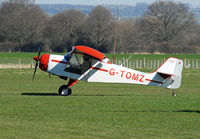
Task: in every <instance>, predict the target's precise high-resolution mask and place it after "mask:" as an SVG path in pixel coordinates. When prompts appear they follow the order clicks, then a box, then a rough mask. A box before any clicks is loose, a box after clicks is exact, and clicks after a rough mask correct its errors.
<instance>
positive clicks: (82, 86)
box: [0, 69, 200, 139]
mask: <svg viewBox="0 0 200 139" xmlns="http://www.w3.org/2000/svg"><path fill="white" fill-rule="evenodd" d="M32 74H33V70H32V69H1V70H0V79H1V80H0V138H2V139H11V138H20V139H27V138H33V139H35V138H38V139H39V138H41V139H49V138H54V139H60V138H104V139H105V138H109V139H112V138H113V139H116V138H200V132H199V131H200V85H199V83H200V81H199V79H200V70H199V69H184V70H183V81H182V86H181V88H180V89H178V90H177V91H176V93H177V97H173V96H172V95H171V91H170V90H168V89H164V88H157V87H149V86H138V85H131V84H103V83H85V82H78V83H77V84H76V85H75V86H73V88H72V96H69V97H61V96H57V89H58V88H59V86H61V85H62V84H65V83H66V82H65V81H64V80H60V79H59V78H58V77H55V76H51V78H48V74H46V73H44V72H42V71H40V70H39V69H38V72H37V74H36V77H35V80H34V82H32V81H31V79H32Z"/></svg>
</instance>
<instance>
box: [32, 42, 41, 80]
mask: <svg viewBox="0 0 200 139" xmlns="http://www.w3.org/2000/svg"><path fill="white" fill-rule="evenodd" d="M41 50H42V45H40V47H39V49H38V56H36V57H34V58H33V59H34V60H35V61H36V64H35V70H34V73H33V78H32V81H33V80H34V78H35V74H36V71H37V67H38V62H39V60H40V54H41Z"/></svg>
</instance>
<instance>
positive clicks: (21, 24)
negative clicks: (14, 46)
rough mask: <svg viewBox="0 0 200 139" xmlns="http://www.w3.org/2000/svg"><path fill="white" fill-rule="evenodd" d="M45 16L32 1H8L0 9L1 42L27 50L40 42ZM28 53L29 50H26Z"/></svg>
mask: <svg viewBox="0 0 200 139" xmlns="http://www.w3.org/2000/svg"><path fill="white" fill-rule="evenodd" d="M46 19H47V16H46V14H44V12H43V11H42V10H41V9H40V8H39V6H37V5H34V4H33V1H32V0H8V1H5V2H3V3H2V6H1V8H0V36H1V39H2V41H8V42H13V43H18V44H19V46H26V44H29V46H28V45H27V46H26V47H22V48H19V50H21V51H23V49H26V50H28V49H29V48H28V47H30V45H34V44H35V43H39V42H41V41H42V29H43V27H44V25H45V22H46ZM28 51H30V50H28Z"/></svg>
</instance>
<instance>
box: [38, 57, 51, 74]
mask: <svg viewBox="0 0 200 139" xmlns="http://www.w3.org/2000/svg"><path fill="white" fill-rule="evenodd" d="M49 57H50V55H49V54H43V55H42V56H41V58H40V66H39V67H40V69H41V70H43V71H47V68H48V63H49ZM34 59H35V57H34Z"/></svg>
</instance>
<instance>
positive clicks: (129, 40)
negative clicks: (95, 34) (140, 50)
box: [117, 19, 136, 53]
mask: <svg viewBox="0 0 200 139" xmlns="http://www.w3.org/2000/svg"><path fill="white" fill-rule="evenodd" d="M118 26H119V27H118V28H119V29H118V37H117V40H118V41H117V52H125V53H127V52H129V53H131V52H135V51H136V46H135V44H136V43H135V36H136V35H135V34H134V33H135V31H134V30H135V25H134V20H132V19H129V20H121V21H119V24H118Z"/></svg>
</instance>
